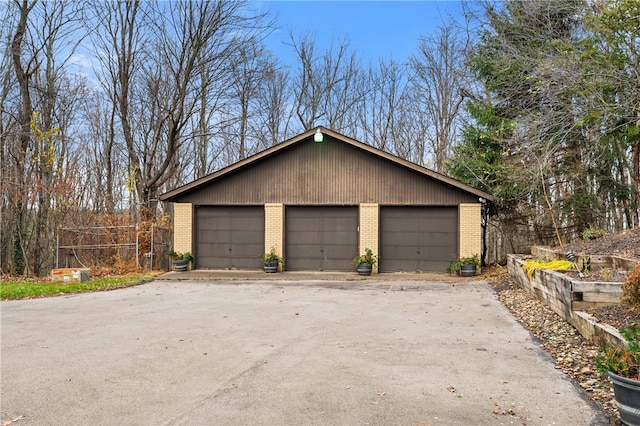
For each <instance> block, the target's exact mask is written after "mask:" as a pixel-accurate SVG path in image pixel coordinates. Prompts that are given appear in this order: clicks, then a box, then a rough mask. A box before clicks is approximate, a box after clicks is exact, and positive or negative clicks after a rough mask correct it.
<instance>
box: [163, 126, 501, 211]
mask: <svg viewBox="0 0 640 426" xmlns="http://www.w3.org/2000/svg"><path fill="white" fill-rule="evenodd" d="M318 130H320V132H322V133H323V134H324V135H327V136H331V137H332V138H334V139H336V140H339V141H341V142H344V143H346V144H349V145H351V146H353V147H355V148H358V149H361V150H363V151H366V152H368V153H371V154H374V155H376V156H378V157H381V158H384V159H386V160H388V161H391V162H393V163H395V164H398V165H400V166H403V167H405V168H407V169H411V170H413V171H415V172H418V173H420V174H422V175H425V176H428V177H430V178H432V179H435V180H437V181H439V182H441V183H444V184H446V185H449V186H452V187H454V188H457V189H460V190H462V191H465V192H467V193H470V194H473V195H475V196H477V197H479V198H482V199H484V200H488V201H494V198H495V197H494V196H493V195H491V194H489V193H487V192H484V191H481V190H479V189H476V188H473V187H472V186H469V185H466V184H464V183H462V182H460V181H458V180H456V179H453V178H450V177H448V176H445V175H443V174H440V173H438V172H435V171H433V170H430V169H428V168H426V167H422V166H419V165H417V164H415V163H412V162H410V161H407V160H404V159H402V158H400V157H397V156H395V155H392V154H389V153H388V152H385V151H382V150H380V149H377V148H374V147H372V146H370V145H367V144H365V143H362V142H359V141H357V140H355V139H352V138H349V137H347V136H344V135H342V134H340V133H337V132H335V131H333V130H329V129H326V128H324V127H321V126H319V127H316V128H314V129H312V130H308V131H306V132H304V133H302V134H300V135H298V136H295V137H293V138H291V139H289V140H286V141H284V142H281V143H279V144H277V145H274V146H272V147H271V148H268V149H266V150H264V151H261V152H259V153H257V154H255V155H252V156H251V157H247V158H245V159H243V160H240V161H238V162H236V163H234V164H231V165H229V166H227V167H225V168H222V169H220V170H218V171H216V172H213V173H211V174H209V175H207V176H203V177H201V178H200V179H196V180H194V181H193V182H190V183H187V184H185V185H182V186H180V187H178V188H175V189H173V190H171V191H168V192H166V193H164V194H162V195H161V196H160V200H161V201H174V200H176V199H177V198H179V197H180V196H182V195H185V194H187V193H190V192H192V191H195V190H197V189H199V188H200V187H202V186H204V185H206V184H208V183H211V182H214V181H216V180H218V179H221V178H223V177H225V176H227V175H229V174H231V173H233V172H235V171H238V170H240V169H244V168H246V167H250V166H251V164H252V163H255V162H258V161H261V160H265V159H267V158H269V157H271V156H273V155H275V154H276V153H278V152H280V151H282V150H285V149H287V148H290V147H291V146H293V145H296V144H298V143H300V142H301V141H303V140H307V139H308V138H309V137H312V136H313V135H314V134H315V133H316V132H317V131H318Z"/></svg>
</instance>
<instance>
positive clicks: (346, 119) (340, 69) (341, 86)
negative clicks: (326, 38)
mask: <svg viewBox="0 0 640 426" xmlns="http://www.w3.org/2000/svg"><path fill="white" fill-rule="evenodd" d="M291 43H292V46H293V48H294V50H295V52H296V55H297V57H298V60H299V66H300V68H299V69H298V70H297V74H296V75H295V77H294V82H293V91H294V96H295V108H296V115H297V117H298V119H299V120H300V124H301V125H302V128H303V129H304V130H309V129H311V128H313V127H314V126H316V125H318V124H320V120H324V122H325V123H326V125H327V126H328V127H329V128H330V129H332V130H336V131H342V132H344V131H346V130H347V129H351V131H354V130H355V129H356V117H357V114H356V111H355V110H354V109H355V107H356V106H358V105H359V103H360V102H362V100H363V99H364V96H365V95H366V90H365V87H366V86H365V85H364V84H363V81H364V73H363V72H362V69H361V67H360V63H359V61H358V59H357V57H356V54H355V52H352V51H351V49H350V45H349V42H348V41H342V42H340V43H338V45H337V47H334V46H333V45H331V46H330V47H329V48H328V49H327V50H326V51H325V52H324V53H322V54H319V53H318V52H317V51H316V45H315V40H314V39H312V37H311V36H310V35H305V36H302V37H300V38H298V39H295V37H294V36H293V34H292V35H291Z"/></svg>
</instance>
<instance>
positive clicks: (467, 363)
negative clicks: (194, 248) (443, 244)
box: [0, 275, 609, 426]
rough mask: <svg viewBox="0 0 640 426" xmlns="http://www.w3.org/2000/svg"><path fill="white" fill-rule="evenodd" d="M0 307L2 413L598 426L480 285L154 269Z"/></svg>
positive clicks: (150, 421) (578, 394)
mask: <svg viewBox="0 0 640 426" xmlns="http://www.w3.org/2000/svg"><path fill="white" fill-rule="evenodd" d="M167 277H168V278H171V277H172V276H171V275H168V276H167ZM1 310H2V312H1V319H2V350H1V356H2V360H1V373H2V382H1V386H2V388H1V419H0V421H1V422H2V424H8V423H10V422H11V420H15V424H16V425H18V426H21V425H48V424H51V425H54V424H55V425H134V424H135V425H224V424H242V425H246V424H258V425H303V424H327V425H360V424H376V425H380V424H393V425H458V424H460V425H500V424H526V425H548V424H557V425H569V424H570V425H592V424H593V425H600V424H608V423H609V422H608V418H607V417H606V416H605V414H603V413H602V412H601V411H599V410H598V409H597V408H596V407H595V406H594V405H593V404H592V403H590V402H589V401H588V400H587V399H586V395H585V393H584V392H583V391H582V390H581V389H579V388H578V387H577V386H575V385H574V384H573V382H571V381H570V380H569V379H567V378H566V376H564V375H563V374H562V373H561V372H560V371H558V370H556V369H555V368H554V364H553V360H552V359H551V358H550V357H548V356H547V355H546V353H545V352H544V351H543V350H542V349H541V348H540V347H539V346H538V344H537V343H536V342H535V341H534V340H533V339H532V337H531V335H530V334H529V333H528V332H527V331H526V330H525V329H523V328H522V327H521V326H520V325H519V324H518V323H517V322H516V321H515V320H514V318H513V317H512V316H511V315H510V314H509V312H508V311H507V310H506V309H505V308H504V307H503V306H502V305H501V304H500V302H499V301H498V300H497V299H496V297H495V295H494V293H493V291H492V289H491V287H490V286H489V285H488V284H487V283H485V282H483V281H472V280H468V279H467V280H457V281H456V280H451V282H443V281H424V280H415V281H414V280H411V279H406V277H405V279H398V280H396V279H394V278H391V279H379V280H378V279H368V280H366V281H358V280H349V281H346V280H342V281H327V280H317V281H304V282H301V281H292V280H281V281H278V280H271V281H259V280H239V279H234V281H230V280H217V281H206V280H192V279H187V280H170V279H169V280H156V281H154V282H151V283H148V284H144V285H140V286H137V287H131V288H127V289H121V290H115V291H110V292H102V293H91V294H82V295H74V296H63V297H55V298H48V299H37V300H24V301H3V302H1ZM5 422H7V423H5Z"/></svg>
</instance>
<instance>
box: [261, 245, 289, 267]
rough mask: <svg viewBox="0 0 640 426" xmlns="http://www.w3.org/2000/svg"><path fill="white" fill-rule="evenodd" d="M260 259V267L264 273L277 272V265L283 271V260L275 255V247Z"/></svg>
mask: <svg viewBox="0 0 640 426" xmlns="http://www.w3.org/2000/svg"><path fill="white" fill-rule="evenodd" d="M260 259H261V260H262V266H263V268H264V271H265V272H268V273H274V272H278V265H282V269H283V270H284V258H283V257H281V256H280V255H278V253H276V249H275V247H272V248H271V251H269V252H268V253H262V255H261V256H260Z"/></svg>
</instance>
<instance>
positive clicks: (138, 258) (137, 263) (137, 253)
mask: <svg viewBox="0 0 640 426" xmlns="http://www.w3.org/2000/svg"><path fill="white" fill-rule="evenodd" d="M139 235H140V231H139V229H138V224H137V223H136V271H138V270H140V250H139V248H140V239H139V238H138V237H139Z"/></svg>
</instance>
